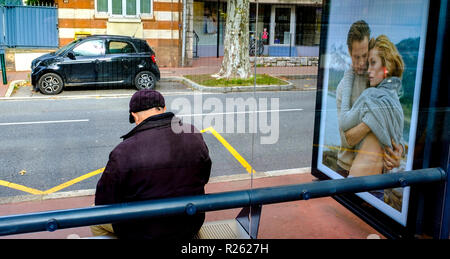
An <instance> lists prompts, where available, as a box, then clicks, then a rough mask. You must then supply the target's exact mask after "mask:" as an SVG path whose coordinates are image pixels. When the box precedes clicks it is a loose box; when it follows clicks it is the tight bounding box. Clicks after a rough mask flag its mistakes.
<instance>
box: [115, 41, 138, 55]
mask: <svg viewBox="0 0 450 259" xmlns="http://www.w3.org/2000/svg"><path fill="white" fill-rule="evenodd" d="M135 52H136V51H135V49H134V47H133V45H131V44H130V43H128V42H125V41H110V42H109V44H108V54H117V53H135Z"/></svg>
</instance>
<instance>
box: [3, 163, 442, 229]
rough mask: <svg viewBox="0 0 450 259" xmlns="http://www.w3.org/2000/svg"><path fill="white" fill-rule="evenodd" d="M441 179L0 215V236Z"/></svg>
mask: <svg viewBox="0 0 450 259" xmlns="http://www.w3.org/2000/svg"><path fill="white" fill-rule="evenodd" d="M445 179H446V172H445V171H444V170H442V169H441V168H429V169H420V170H413V171H407V172H401V173H390V174H382V175H373V176H362V177H352V178H344V179H335V180H326V181H318V182H310V183H304V184H296V185H286V186H275V187H266V188H258V189H250V190H240V191H231V192H222V193H213V194H205V195H197V196H186V197H177V198H166V199H160V200H151V201H139V202H130V203H121V204H113V205H102V206H93V207H86V208H78V209H66V210H56V211H48V212H38V213H29V214H19V215H10V216H2V217H0V235H12V234H20V233H28V232H37V231H45V230H47V231H54V230H56V229H64V228H73V227H80V226H89V225H98V224H105V223H114V222H119V221H123V220H133V219H143V218H153V217H164V216H170V215H182V214H188V215H193V214H195V213H198V212H207V211H215V210H224V209H231V208H239V207H247V206H252V205H262V204H272V203H280V202H288V201H294V200H308V199H313V198H320V197H326V196H333V195H337V194H343V193H358V192H366V191H370V190H378V189H386V188H394V187H406V186H410V185H416V184H425V183H430V182H438V181H445Z"/></svg>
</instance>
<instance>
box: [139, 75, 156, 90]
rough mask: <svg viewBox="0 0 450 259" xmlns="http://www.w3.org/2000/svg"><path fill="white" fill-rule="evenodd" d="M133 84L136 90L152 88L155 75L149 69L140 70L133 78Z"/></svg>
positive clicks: (154, 83) (154, 82)
mask: <svg viewBox="0 0 450 259" xmlns="http://www.w3.org/2000/svg"><path fill="white" fill-rule="evenodd" d="M134 85H135V86H136V88H137V89H138V90H143V89H154V88H155V85H156V76H155V75H154V74H153V73H152V72H150V71H141V72H139V73H138V74H137V75H136V77H135V78H134Z"/></svg>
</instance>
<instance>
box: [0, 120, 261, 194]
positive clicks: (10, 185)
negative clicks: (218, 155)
mask: <svg viewBox="0 0 450 259" xmlns="http://www.w3.org/2000/svg"><path fill="white" fill-rule="evenodd" d="M207 131H209V132H211V133H212V134H213V135H214V137H216V139H217V140H218V141H219V142H220V143H222V145H223V146H224V147H225V148H226V149H227V150H228V152H230V153H231V155H233V157H234V158H236V160H237V161H238V162H239V163H240V164H241V165H242V166H243V167H244V168H245V170H246V171H247V172H248V173H249V174H251V173H252V171H253V173H255V170H254V169H253V168H252V167H251V166H250V164H249V163H248V162H247V161H246V160H245V159H244V158H243V157H242V156H241V155H240V154H239V153H238V152H237V151H236V149H234V148H233V147H232V146H231V145H230V143H228V141H226V140H225V139H224V138H223V137H222V135H220V134H219V133H218V132H217V131H216V130H215V129H214V128H213V127H209V128H206V129H203V130H201V132H202V133H204V132H207ZM104 170H105V168H104V167H103V168H100V169H97V170H95V171H92V172H89V173H87V174H84V175H82V176H80V177H77V178H75V179H72V180H70V181H67V182H65V183H62V184H60V185H58V186H55V187H53V188H50V189H48V190H46V191H41V190H37V189H33V188H29V187H26V186H23V185H20V184H15V183H10V182H7V181H3V180H0V185H2V186H5V187H8V188H11V189H16V190H19V191H23V192H27V193H31V194H51V193H54V192H57V191H60V190H62V189H65V188H67V187H69V186H71V185H74V184H76V183H79V182H81V181H83V180H86V179H88V178H90V177H92V176H95V175H98V174H100V173H103V171H104Z"/></svg>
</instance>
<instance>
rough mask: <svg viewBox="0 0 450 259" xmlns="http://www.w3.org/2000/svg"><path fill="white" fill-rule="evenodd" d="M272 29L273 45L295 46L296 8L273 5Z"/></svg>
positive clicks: (271, 42) (271, 40)
mask: <svg viewBox="0 0 450 259" xmlns="http://www.w3.org/2000/svg"><path fill="white" fill-rule="evenodd" d="M270 28H271V33H270V34H269V35H270V44H271V45H274V44H275V45H277V44H281V45H289V44H293V38H294V35H295V7H294V6H289V5H284V6H283V5H273V6H272V12H271V26H270Z"/></svg>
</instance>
